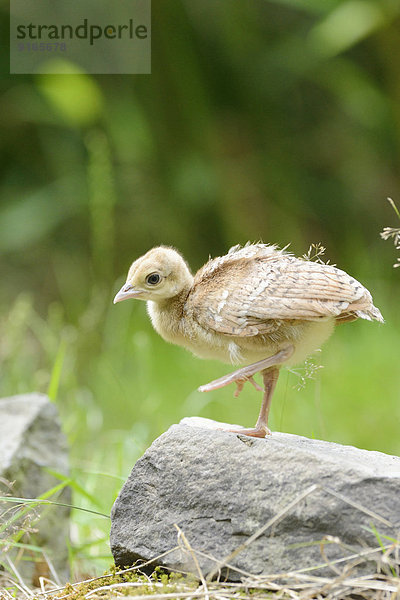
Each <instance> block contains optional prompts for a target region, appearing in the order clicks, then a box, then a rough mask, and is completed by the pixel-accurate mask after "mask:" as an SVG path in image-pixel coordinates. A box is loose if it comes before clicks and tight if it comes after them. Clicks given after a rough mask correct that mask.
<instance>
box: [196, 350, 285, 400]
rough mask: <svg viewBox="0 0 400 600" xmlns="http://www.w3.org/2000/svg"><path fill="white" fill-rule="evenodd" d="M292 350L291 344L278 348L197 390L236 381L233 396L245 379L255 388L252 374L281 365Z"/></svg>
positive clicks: (223, 385) (213, 387) (204, 390)
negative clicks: (271, 354) (273, 352)
mask: <svg viewBox="0 0 400 600" xmlns="http://www.w3.org/2000/svg"><path fill="white" fill-rule="evenodd" d="M293 351H294V347H293V346H292V345H290V346H287V347H286V348H284V349H283V350H279V352H277V353H276V354H274V355H273V356H269V357H268V358H264V359H263V360H259V361H258V362H255V363H253V364H251V365H248V366H247V367H243V368H242V369H238V370H237V371H234V372H233V373H229V375H224V376H223V377H220V378H219V379H214V381H211V382H210V383H206V384H205V385H201V386H200V387H199V388H198V389H199V392H211V391H212V390H218V389H219V388H222V387H225V386H226V385H229V384H230V383H236V385H237V390H236V393H235V396H238V395H239V393H240V392H241V391H242V388H243V385H244V383H245V382H246V381H250V383H252V384H253V385H254V386H255V387H256V388H257V384H256V382H255V381H254V380H253V375H255V374H256V373H259V372H260V371H264V370H265V369H269V368H270V367H274V366H276V365H281V364H282V363H284V362H286V361H287V360H288V359H289V358H290V357H291V356H292V354H293Z"/></svg>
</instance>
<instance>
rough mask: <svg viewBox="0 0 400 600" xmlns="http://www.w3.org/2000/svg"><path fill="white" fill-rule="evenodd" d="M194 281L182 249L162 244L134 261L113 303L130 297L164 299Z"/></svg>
mask: <svg viewBox="0 0 400 600" xmlns="http://www.w3.org/2000/svg"><path fill="white" fill-rule="evenodd" d="M192 283H193V277H192V275H191V273H190V270H189V267H188V266H187V264H186V262H185V261H184V259H183V258H182V256H181V255H180V254H179V252H177V251H176V250H174V249H173V248H167V247H164V246H160V247H157V248H153V249H152V250H149V252H147V253H146V254H145V255H144V256H141V257H140V258H138V259H137V260H135V262H133V263H132V265H131V267H130V269H129V272H128V277H127V279H126V283H125V285H123V286H122V288H121V289H120V291H119V292H118V293H117V295H116V296H115V298H114V304H115V303H116V302H122V300H126V299H128V298H138V299H139V300H152V301H153V302H164V301H165V300H168V299H169V298H173V297H175V296H177V295H178V294H180V293H181V292H182V291H183V290H184V289H188V288H190V286H191V285H192Z"/></svg>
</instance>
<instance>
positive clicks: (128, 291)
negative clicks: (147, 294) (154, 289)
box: [114, 283, 142, 304]
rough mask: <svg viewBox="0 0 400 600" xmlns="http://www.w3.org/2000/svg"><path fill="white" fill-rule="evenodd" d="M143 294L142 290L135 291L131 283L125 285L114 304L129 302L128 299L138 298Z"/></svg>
mask: <svg viewBox="0 0 400 600" xmlns="http://www.w3.org/2000/svg"><path fill="white" fill-rule="evenodd" d="M141 294H142V292H141V291H140V290H135V288H134V287H133V286H132V285H131V284H130V283H125V285H123V286H122V288H121V289H120V290H119V292H118V294H117V295H116V296H115V298H114V304H116V303H117V302H122V300H127V299H128V298H138V297H139V296H140V295H141Z"/></svg>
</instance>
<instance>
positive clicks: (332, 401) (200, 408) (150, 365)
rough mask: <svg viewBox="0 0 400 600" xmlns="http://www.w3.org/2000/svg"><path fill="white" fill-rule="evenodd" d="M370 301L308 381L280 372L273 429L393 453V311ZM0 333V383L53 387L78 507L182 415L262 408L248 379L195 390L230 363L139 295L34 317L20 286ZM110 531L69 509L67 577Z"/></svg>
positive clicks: (240, 416)
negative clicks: (157, 327)
mask: <svg viewBox="0 0 400 600" xmlns="http://www.w3.org/2000/svg"><path fill="white" fill-rule="evenodd" d="M116 287H117V286H116ZM387 295H388V296H389V294H387ZM378 304H379V305H380V307H381V308H382V312H383V313H384V315H385V316H386V319H387V322H386V324H385V325H380V324H378V323H368V322H366V321H359V322H356V323H350V324H344V325H341V326H339V327H338V328H337V330H336V331H335V333H334V335H333V337H332V338H331V339H330V340H329V342H327V344H326V346H325V347H324V349H323V350H322V352H321V353H318V354H317V355H316V358H315V359H316V361H319V362H320V363H322V365H323V368H322V369H319V370H317V372H316V374H315V378H314V379H308V380H307V383H306V386H305V388H304V389H301V390H300V391H299V390H298V389H296V388H297V386H298V383H299V379H298V376H296V375H295V374H293V373H290V372H288V371H287V370H283V371H282V374H281V377H280V380H279V382H278V387H277V390H276V394H275V397H274V401H273V405H272V413H271V420H270V425H271V428H272V430H280V431H286V432H290V433H295V434H300V435H305V436H308V437H314V438H322V439H326V440H331V441H335V442H339V443H342V444H352V445H356V446H358V447H361V448H367V449H370V450H380V451H383V452H387V453H391V454H400V438H399V436H398V431H399V424H400V404H399V402H398V400H399V392H400V371H399V369H398V341H399V335H398V332H399V323H398V316H397V315H396V312H395V310H392V311H391V310H390V303H389V301H388V302H387V303H386V304H387V306H385V305H384V304H385V302H383V306H382V302H381V303H378ZM3 314H4V312H3ZM0 337H1V339H2V340H5V343H4V344H3V345H2V350H1V353H2V356H1V359H2V363H3V371H2V378H1V383H0V386H1V387H0V393H1V395H2V396H6V395H12V394H16V393H22V392H29V391H41V392H45V393H46V392H48V391H50V394H51V397H52V399H53V400H54V401H55V402H56V403H57V405H58V408H59V411H60V414H61V420H62V424H63V428H64V430H65V433H66V434H67V436H68V439H69V442H70V448H71V486H72V489H73V504H75V505H77V506H81V507H82V508H86V509H91V510H95V511H99V512H102V513H107V514H108V513H109V512H110V509H111V506H112V503H113V501H114V499H115V497H116V495H117V493H118V491H119V489H120V488H121V485H122V483H123V481H124V479H125V478H126V477H127V476H128V474H129V472H130V470H131V468H132V466H133V465H134V463H135V461H136V460H137V458H138V457H139V456H140V455H141V454H142V453H143V452H144V450H145V449H146V447H147V446H148V445H149V444H150V443H151V441H152V440H153V439H155V438H156V437H157V436H158V435H160V434H161V433H162V432H163V431H165V430H166V429H167V428H168V427H169V426H170V425H172V424H173V423H176V422H177V421H179V420H180V419H181V418H183V417H185V416H193V415H199V416H203V417H209V418H212V419H216V420H221V421H226V422H231V423H238V424H241V425H247V426H251V425H253V424H254V422H255V420H256V417H257V414H258V410H259V405H260V394H259V393H258V392H257V391H256V390H255V389H254V388H253V387H252V386H250V385H248V386H245V389H244V390H243V392H242V394H241V396H240V397H239V398H236V399H235V398H234V397H233V391H234V389H233V387H231V388H229V387H228V388H225V389H222V390H218V391H215V392H211V393H209V394H201V393H199V392H197V391H196V388H197V387H198V386H199V385H200V384H203V383H206V382H208V381H209V380H212V379H214V378H216V377H219V376H220V375H222V374H224V373H227V372H228V371H229V366H227V365H223V364H219V363H217V362H213V361H202V360H200V359H198V358H196V357H194V356H192V355H191V354H190V353H188V352H186V351H185V350H183V349H181V348H178V347H175V346H171V345H169V344H167V343H165V342H164V341H163V340H162V339H161V338H160V337H159V336H158V335H157V334H156V333H155V332H154V331H153V330H152V328H151V324H150V322H149V320H148V318H147V315H146V311H145V306H144V304H143V303H140V302H127V303H124V304H122V305H117V306H113V305H112V303H111V294H109V293H106V294H105V293H104V292H103V293H102V292H100V291H98V292H97V293H95V294H94V295H93V297H92V300H91V301H90V302H89V303H88V305H87V307H86V308H85V310H84V311H83V313H82V314H81V316H80V318H79V319H78V320H77V321H76V322H75V323H71V322H68V321H67V319H66V318H65V316H64V315H63V310H62V307H61V305H58V304H53V305H50V307H49V311H48V314H47V315H46V316H40V315H39V314H38V313H37V311H36V310H35V308H34V305H33V300H32V298H30V297H29V296H25V295H21V296H20V297H19V298H17V300H16V302H15V304H14V306H13V307H11V311H10V313H9V317H8V318H7V319H4V320H3V321H2V322H1V323H0ZM108 535H109V522H108V521H107V520H105V519H103V518H101V517H96V515H92V514H89V513H86V512H83V511H79V510H74V511H73V527H72V542H71V552H70V555H71V564H72V569H73V572H74V573H75V576H77V577H79V576H80V575H81V574H82V573H89V574H94V573H98V572H99V569H101V568H103V567H106V566H109V564H110V563H111V557H110V552H109V546H108Z"/></svg>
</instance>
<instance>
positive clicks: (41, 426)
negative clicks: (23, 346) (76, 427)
mask: <svg viewBox="0 0 400 600" xmlns="http://www.w3.org/2000/svg"><path fill="white" fill-rule="evenodd" d="M48 468H49V469H52V470H53V471H55V472H57V473H61V474H62V475H68V453H67V443H66V439H65V437H64V435H63V433H62V432H61V428H60V423H59V419H58V412H57V408H56V406H55V405H54V404H52V403H51V402H50V400H49V399H48V398H47V396H44V395H42V394H24V395H20V396H14V397H11V398H3V399H0V495H1V496H5V495H9V496H15V497H18V498H37V497H39V496H40V495H42V494H44V493H45V492H47V491H49V490H51V489H52V488H54V487H55V486H56V485H58V484H60V480H59V479H57V478H56V477H55V476H53V475H52V474H51V473H49V472H48V471H47V469H48ZM9 482H12V487H10V486H9ZM50 499H51V500H56V501H57V502H62V503H70V501H71V493H70V489H69V488H67V487H66V488H64V489H63V490H62V491H60V492H58V493H57V494H56V495H54V496H51V498H50ZM17 510H19V506H18V505H17V504H11V503H4V502H1V505H0V514H1V515H2V516H1V518H0V525H3V526H4V524H5V523H6V522H8V526H7V528H6V529H5V531H4V533H3V536H2V537H3V539H7V540H9V539H11V536H12V535H15V534H18V531H19V530H21V529H22V530H28V531H29V530H33V532H32V533H30V534H29V537H28V536H27V535H26V534H25V537H24V538H22V540H25V541H27V542H28V543H29V544H32V545H36V546H40V547H41V548H43V550H44V551H45V553H46V556H44V555H43V554H42V553H38V552H29V550H26V549H25V550H23V551H21V548H18V549H16V548H14V549H13V548H11V549H10V548H8V547H7V546H4V545H2V546H1V548H2V552H1V554H2V556H1V559H0V562H1V563H2V564H3V566H4V568H8V569H9V570H11V571H12V570H13V568H14V567H15V568H16V569H17V571H18V573H19V574H20V576H21V577H22V579H23V581H24V582H25V583H26V584H27V585H31V584H32V583H33V584H37V583H38V577H39V576H40V575H43V576H47V577H50V578H51V579H53V580H54V578H55V573H54V572H52V569H51V567H50V568H49V564H51V565H52V566H53V567H54V570H55V572H56V574H57V575H58V577H59V579H60V580H61V581H65V580H66V579H67V577H68V551H67V539H68V531H69V513H70V510H69V509H68V508H67V507H64V506H49V505H47V506H44V505H41V506H40V505H39V506H37V507H32V509H31V510H29V511H27V514H26V516H25V517H24V518H23V519H22V520H21V519H19V520H18V521H16V522H14V523H11V522H10V517H11V516H12V515H13V514H14V513H15V511H17ZM37 517H40V518H39V519H37ZM22 540H18V541H22ZM10 560H11V563H10ZM11 564H12V565H14V567H13V566H11Z"/></svg>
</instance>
